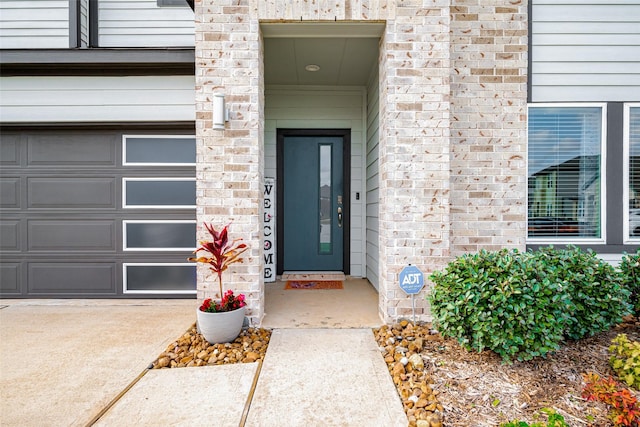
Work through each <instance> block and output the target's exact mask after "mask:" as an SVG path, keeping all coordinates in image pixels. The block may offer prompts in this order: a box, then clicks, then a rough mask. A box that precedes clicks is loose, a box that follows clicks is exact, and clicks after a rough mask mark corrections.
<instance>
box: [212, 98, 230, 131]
mask: <svg viewBox="0 0 640 427" xmlns="http://www.w3.org/2000/svg"><path fill="white" fill-rule="evenodd" d="M228 121H229V110H227V107H225V105H224V94H223V93H214V94H213V129H224V124H225V122H228Z"/></svg>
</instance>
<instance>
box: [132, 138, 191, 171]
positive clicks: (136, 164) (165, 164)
mask: <svg viewBox="0 0 640 427" xmlns="http://www.w3.org/2000/svg"><path fill="white" fill-rule="evenodd" d="M127 138H139V139H145V138H147V139H175V138H193V139H194V141H195V139H196V136H195V135H151V134H145V135H136V134H125V135H122V166H136V167H138V166H143V167H158V166H162V167H185V166H187V167H195V166H196V162H194V163H146V162H128V161H127ZM196 144H197V143H196ZM196 156H197V154H196Z"/></svg>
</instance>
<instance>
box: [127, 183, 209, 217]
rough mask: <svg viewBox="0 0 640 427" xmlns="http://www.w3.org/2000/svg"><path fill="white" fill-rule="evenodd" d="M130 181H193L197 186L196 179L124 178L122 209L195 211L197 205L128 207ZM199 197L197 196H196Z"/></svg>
mask: <svg viewBox="0 0 640 427" xmlns="http://www.w3.org/2000/svg"><path fill="white" fill-rule="evenodd" d="M129 181H137V182H141V181H158V182H160V181H193V182H194V184H197V180H196V178H195V177H194V178H188V177H163V176H158V177H131V176H129V177H123V178H122V208H123V209H195V208H196V204H197V201H196V203H195V204H193V205H128V204H127V182H129ZM196 197H197V195H196Z"/></svg>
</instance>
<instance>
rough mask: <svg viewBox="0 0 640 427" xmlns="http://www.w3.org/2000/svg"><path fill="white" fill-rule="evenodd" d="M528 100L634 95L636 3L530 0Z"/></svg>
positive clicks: (638, 38)
mask: <svg viewBox="0 0 640 427" xmlns="http://www.w3.org/2000/svg"><path fill="white" fill-rule="evenodd" d="M531 20H532V34H531V37H532V46H531V55H532V57H531V59H532V67H531V73H532V79H531V80H532V81H531V83H532V93H531V100H532V101H533V102H554V101H565V102H570V101H637V100H639V99H640V1H638V0H616V2H615V3H610V2H608V1H605V0H559V1H558V0H533V3H532V16H531Z"/></svg>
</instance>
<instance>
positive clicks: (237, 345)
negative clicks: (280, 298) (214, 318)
mask: <svg viewBox="0 0 640 427" xmlns="http://www.w3.org/2000/svg"><path fill="white" fill-rule="evenodd" d="M270 338H271V331H270V330H268V329H261V328H247V329H243V330H242V332H240V335H239V336H238V338H236V339H235V340H234V341H233V342H230V343H224V344H209V343H208V342H207V341H206V340H205V339H204V337H203V336H202V335H200V334H199V333H198V332H197V330H196V325H195V324H194V325H193V326H192V327H191V328H190V329H189V330H188V331H187V332H185V333H184V335H182V336H181V337H180V338H178V339H177V340H176V341H174V342H172V343H171V344H169V346H167V349H166V350H165V351H164V352H163V353H161V354H160V355H159V356H158V358H157V359H156V360H155V361H154V362H153V369H162V368H183V367H191V366H205V365H225V364H232V363H251V362H255V361H257V360H263V359H264V356H265V354H266V352H267V347H268V345H269V339H270Z"/></svg>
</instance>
